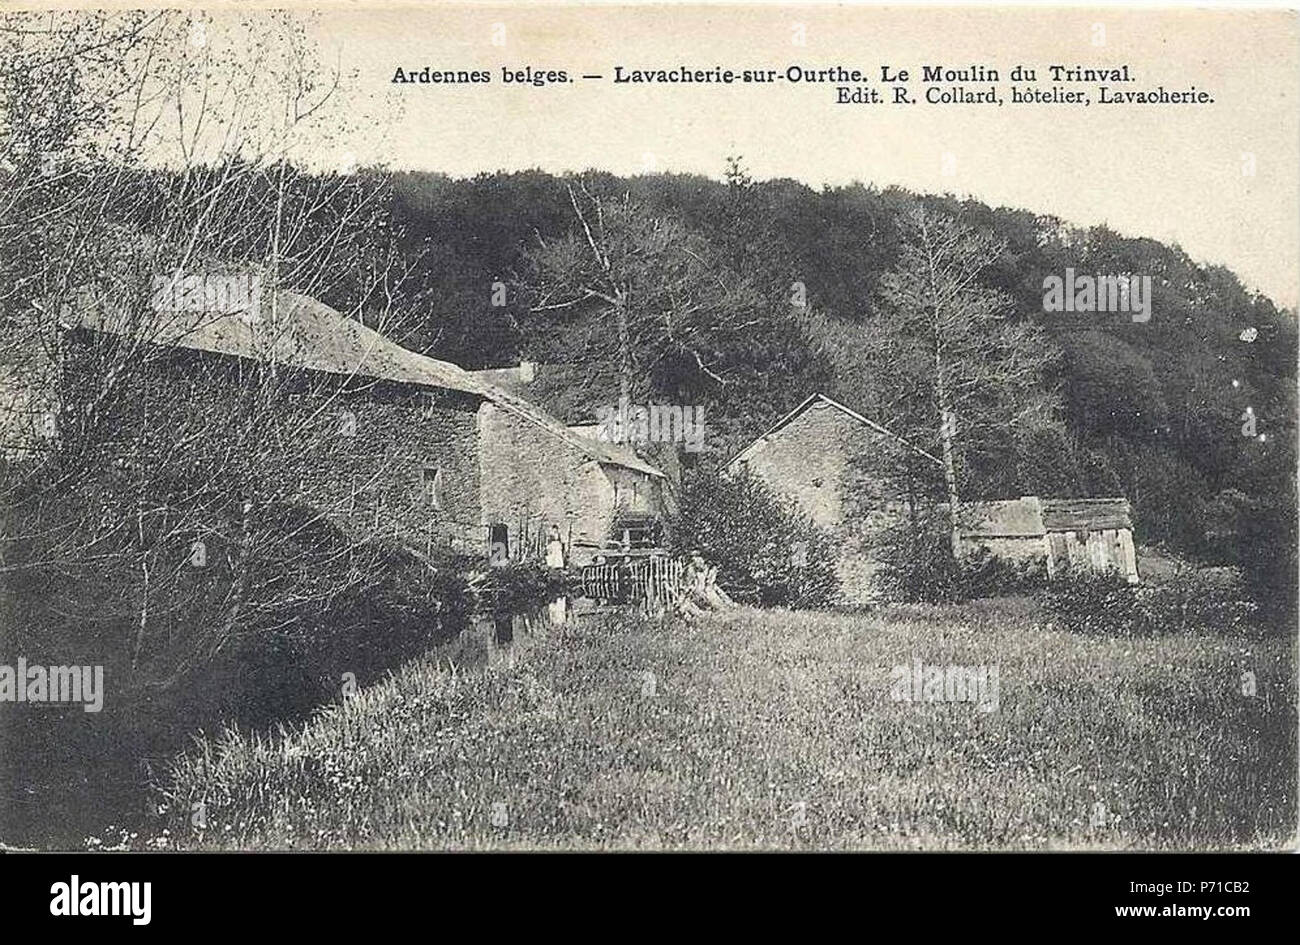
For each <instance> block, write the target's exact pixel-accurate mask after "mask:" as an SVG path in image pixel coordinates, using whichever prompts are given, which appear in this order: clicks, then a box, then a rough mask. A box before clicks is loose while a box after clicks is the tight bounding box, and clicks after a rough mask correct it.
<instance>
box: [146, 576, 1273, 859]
mask: <svg viewBox="0 0 1300 945" xmlns="http://www.w3.org/2000/svg"><path fill="white" fill-rule="evenodd" d="M1291 645H1292V644H1291V641H1290V640H1285V639H1278V640H1268V641H1252V640H1245V639H1241V638H1227V637H1223V636H1217V635H1183V636H1177V637H1167V638H1162V639H1152V640H1119V639H1090V638H1084V637H1080V636H1075V635H1071V634H1066V633H1063V632H1059V631H1055V630H1052V629H1048V628H1047V627H1046V626H1045V620H1044V618H1043V617H1042V616H1041V615H1040V614H1039V613H1038V612H1037V610H1036V609H1035V605H1034V604H1032V603H1030V602H1027V601H1017V600H1008V601H999V602H979V603H976V604H971V605H964V606H947V607H909V608H896V609H892V610H889V611H886V612H882V613H880V614H873V615H869V616H850V615H835V614H815V613H791V612H783V611H756V610H741V611H738V612H736V613H734V614H730V615H726V616H723V617H716V618H709V619H706V620H703V621H700V622H695V623H692V624H683V623H663V624H653V623H647V622H638V621H625V622H614V623H607V624H586V625H579V626H571V627H567V628H564V629H563V632H560V631H559V630H552V631H550V633H549V635H548V636H546V637H544V638H540V639H531V640H528V641H525V642H524V643H523V644H522V645H517V646H516V647H514V648H513V649H512V650H511V651H510V652H509V653H497V654H495V655H494V658H493V660H492V662H491V665H490V666H488V667H486V668H480V669H474V670H460V669H457V668H456V667H455V666H454V665H452V664H449V663H448V662H446V661H442V662H439V661H437V660H434V659H426V660H418V661H416V662H413V663H411V664H408V665H407V666H406V667H404V668H403V669H402V670H401V672H399V673H398V674H397V675H396V676H394V677H393V678H392V679H390V680H388V681H386V682H383V683H381V684H377V685H374V686H371V687H367V688H366V689H364V690H362V691H361V692H360V693H359V694H358V695H356V696H355V697H353V698H352V699H350V700H349V701H347V702H346V703H344V704H342V705H339V706H335V707H332V708H330V709H328V710H326V711H325V712H324V713H323V714H322V715H321V716H319V717H318V718H316V719H314V720H313V721H312V722H310V723H309V724H307V725H306V726H305V727H300V728H298V729H295V730H293V731H292V732H289V733H282V734H280V735H277V736H274V737H263V738H261V739H250V738H244V737H236V736H227V737H224V738H216V739H210V740H207V741H204V742H202V743H200V744H199V745H198V746H197V747H196V748H195V750H193V751H191V752H190V753H188V754H187V755H186V756H184V757H183V758H181V759H180V760H179V761H178V763H177V765H176V769H175V772H174V780H173V781H172V783H171V784H170V785H168V788H167V793H168V794H169V795H170V796H169V797H168V798H167V799H166V800H165V801H163V803H164V804H165V806H166V807H167V814H166V826H167V831H168V832H167V835H166V838H165V839H160V840H157V841H155V842H156V843H158V844H160V845H175V846H179V847H182V848H193V847H198V848H226V847H230V848H275V849H283V848H294V849H306V848H353V847H360V848H501V847H520V848H550V847H564V848H571V847H578V848H630V849H662V848H702V847H710V848H712V847H729V848H794V849H803V848H886V849H908V848H955V849H961V848H985V847H996V848H1009V849H1053V848H1057V849H1059V848H1175V849H1176V848H1189V847H1216V848H1218V847H1243V846H1245V847H1264V848H1272V847H1278V846H1282V845H1287V844H1289V843H1290V842H1291V838H1292V836H1293V835H1294V825H1295V819H1296V795H1295V788H1296V783H1295V772H1296V746H1295V734H1294V733H1295V729H1296V720H1295V709H1294V691H1295V686H1294V676H1293V665H1292V659H1291ZM915 659H920V660H922V661H924V662H925V663H927V664H941V665H951V664H957V665H962V666H990V665H991V666H996V668H997V671H998V677H997V678H998V683H999V692H998V705H997V709H996V711H987V712H986V711H981V710H980V708H978V707H977V706H975V705H972V704H970V703H960V702H933V703H930V702H924V703H907V702H900V701H895V700H894V699H893V698H891V688H890V670H891V668H892V667H894V666H897V665H911V664H912V662H913V660H915ZM1243 672H1251V673H1253V674H1254V680H1255V686H1256V692H1255V695H1245V694H1243V691H1242V689H1243V679H1244V677H1243V676H1242V673H1243Z"/></svg>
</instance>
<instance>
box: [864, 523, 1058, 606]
mask: <svg viewBox="0 0 1300 945" xmlns="http://www.w3.org/2000/svg"><path fill="white" fill-rule="evenodd" d="M948 522H949V519H948V516H947V515H946V513H944V512H943V511H942V510H940V509H925V510H921V511H919V512H918V514H917V515H916V516H915V517H908V518H904V519H900V520H899V521H897V522H895V523H893V524H891V525H889V526H887V527H886V528H884V529H883V530H881V531H880V532H879V533H878V535H877V536H876V539H875V543H874V553H875V555H876V556H877V558H878V559H879V560H880V562H881V568H882V572H883V577H884V581H885V584H886V586H887V590H888V593H889V596H890V597H892V598H893V599H896V600H902V601H907V602H909V603H944V602H954V601H962V600H970V599H972V598H977V597H996V596H999V595H1003V594H1012V593H1020V592H1024V591H1027V590H1034V589H1037V588H1039V587H1041V586H1042V584H1043V583H1044V582H1045V580H1046V572H1045V566H1044V565H1043V564H1041V563H1036V562H1016V561H1008V560H1006V559H1003V558H999V557H997V556H996V555H994V554H993V553H992V552H990V551H988V549H985V548H980V549H978V550H976V551H975V552H973V553H972V554H969V555H965V556H964V557H963V558H962V560H961V562H960V563H959V562H958V561H957V560H956V559H955V558H954V557H953V554H952V539H951V533H950V526H949V524H948Z"/></svg>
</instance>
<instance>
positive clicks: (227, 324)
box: [63, 291, 663, 478]
mask: <svg viewBox="0 0 1300 945" xmlns="http://www.w3.org/2000/svg"><path fill="white" fill-rule="evenodd" d="M273 302H274V305H273V304H272V303H273ZM63 317H64V323H65V325H67V326H68V327H73V328H82V329H87V330H92V331H98V332H104V333H108V334H114V335H129V336H133V337H138V338H139V339H140V340H141V341H143V342H146V343H149V344H157V345H166V346H171V347H180V348H189V349H193V350H198V351H208V352H212V353H215V354H223V355H230V356H233V357H241V358H249V359H252V360H258V361H276V362H279V363H281V364H286V365H291V366H293V367H298V368H304V369H306V370H312V371H321V372H324V373H328V374H338V375H343V376H349V377H350V376H360V377H369V378H374V379H377V380H386V381H395V382H397V383H401V384H410V385H412V386H417V387H435V388H441V389H445V390H455V391H461V392H463V393H467V394H473V395H476V396H478V397H481V398H483V399H484V400H488V401H491V402H493V403H495V404H497V405H499V406H500V407H501V408H502V409H504V410H507V411H509V412H510V413H512V414H514V415H516V416H518V417H520V418H522V419H524V420H527V421H529V422H530V423H534V424H536V425H537V426H539V427H541V428H543V429H544V430H546V431H547V432H548V433H550V434H551V435H552V436H554V437H556V438H557V439H560V440H562V441H564V442H565V443H568V444H569V445H570V446H573V447H574V448H575V449H578V450H580V451H581V452H583V453H584V454H586V455H587V456H589V457H590V458H591V459H594V460H596V461H597V462H601V463H609V464H612V465H616V466H624V467H626V468H628V469H633V470H636V471H638V472H642V473H645V474H646V475H650V476H657V477H660V478H662V477H663V473H662V472H660V471H659V470H658V469H656V468H655V467H654V466H652V465H651V464H649V463H647V462H645V461H644V460H643V459H641V458H640V457H639V456H637V455H636V454H635V453H634V452H633V451H632V450H631V449H629V448H627V447H625V446H623V445H621V444H616V443H602V442H600V441H598V440H594V439H589V438H588V437H584V436H581V435H579V434H577V433H574V432H573V431H571V430H569V429H567V428H566V427H565V426H564V424H563V423H561V422H560V421H559V420H557V419H556V418H554V417H552V416H551V415H550V414H548V413H547V412H546V411H544V410H542V409H541V408H540V407H538V406H537V405H535V404H533V403H531V402H529V401H528V400H526V399H524V398H523V397H520V396H518V395H516V394H513V393H511V392H509V391H506V390H503V389H501V388H499V387H497V386H496V385H494V384H491V383H488V382H487V381H486V380H484V379H481V378H478V377H475V376H473V374H471V372H469V371H466V370H464V369H463V368H461V367H459V366H458V365H455V364H452V363H451V362H450V361H439V360H437V359H436V358H430V357H426V356H425V355H422V354H416V353H415V352H414V351H411V350H409V349H407V348H403V347H402V346H401V345H399V344H398V343H397V342H395V341H393V340H392V339H390V338H388V337H386V336H385V335H383V334H381V333H379V332H378V331H375V330H374V329H373V328H369V327H367V326H366V325H363V324H362V323H361V322H359V321H357V320H356V319H353V318H348V317H347V316H345V315H343V314H342V313H341V312H338V311H336V310H335V309H332V308H330V307H329V306H328V305H325V304H324V303H323V302H319V301H317V300H315V299H313V298H309V297H308V296H305V295H300V294H298V293H296V292H289V291H280V292H276V293H274V295H273V296H272V295H271V294H270V293H264V294H263V297H262V299H261V300H260V302H259V303H255V304H254V305H250V306H245V307H234V308H232V309H231V310H229V311H215V312H212V311H209V312H201V313H181V314H177V313H172V312H165V313H164V312H155V313H153V314H152V315H151V316H150V317H148V318H147V320H143V321H142V320H139V319H137V320H135V321H132V320H131V319H130V318H129V317H128V316H127V315H125V314H124V313H123V312H122V311H121V310H120V309H118V308H117V307H115V306H106V305H102V304H95V303H94V302H93V301H91V300H89V299H87V301H86V303H85V304H80V305H78V306H76V307H75V309H71V308H70V309H68V310H65V312H64V316H63Z"/></svg>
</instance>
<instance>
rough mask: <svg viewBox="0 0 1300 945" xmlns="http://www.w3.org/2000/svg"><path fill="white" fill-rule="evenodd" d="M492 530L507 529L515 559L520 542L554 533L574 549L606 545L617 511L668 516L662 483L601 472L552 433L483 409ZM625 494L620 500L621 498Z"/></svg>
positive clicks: (486, 500) (620, 471)
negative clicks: (549, 531) (497, 525)
mask: <svg viewBox="0 0 1300 945" xmlns="http://www.w3.org/2000/svg"><path fill="white" fill-rule="evenodd" d="M478 422H479V438H480V442H481V444H482V453H481V459H480V468H481V479H482V483H483V493H482V494H483V508H482V514H483V518H482V521H483V523H484V525H491V524H492V523H501V524H504V525H505V526H506V527H507V529H508V534H509V537H510V545H511V548H510V551H511V554H512V555H515V554H517V553H518V551H517V548H518V544H517V543H518V542H519V541H520V540H521V539H522V540H524V541H528V540H529V539H531V538H532V537H533V536H535V535H537V534H542V535H544V534H545V533H546V530H547V529H549V527H550V526H551V525H555V526H557V527H558V528H559V529H560V534H561V537H562V538H563V539H564V540H565V542H566V543H568V542H570V541H571V542H572V543H573V544H574V545H575V546H576V545H595V544H599V543H600V542H602V541H604V540H605V539H606V538H607V537H608V535H609V530H610V526H611V525H612V523H613V520H614V515H615V511H616V508H618V507H619V506H621V507H623V508H627V509H629V510H640V511H647V512H656V513H658V512H660V511H661V509H662V503H661V500H660V492H659V483H658V480H657V479H656V478H655V477H653V476H649V475H647V474H645V473H641V472H637V471H636V470H632V469H627V468H624V467H621V466H615V465H608V464H601V463H599V462H596V461H595V460H593V459H592V458H591V457H589V456H588V455H587V454H586V453H585V452H584V451H583V450H581V449H578V448H577V447H576V446H573V445H571V444H569V443H567V442H565V441H564V440H561V439H560V438H559V437H557V436H555V435H554V434H553V433H552V432H550V431H548V430H545V429H543V428H542V427H540V426H538V425H537V424H535V423H532V422H530V421H528V420H525V419H523V418H522V417H519V416H516V415H515V414H512V413H510V412H508V411H505V410H503V409H502V408H500V407H498V406H497V405H496V404H493V403H484V404H483V405H482V407H480V408H479V414H478ZM616 492H617V497H616Z"/></svg>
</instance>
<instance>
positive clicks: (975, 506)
mask: <svg viewBox="0 0 1300 945" xmlns="http://www.w3.org/2000/svg"><path fill="white" fill-rule="evenodd" d="M962 513H963V514H962V521H961V522H960V524H959V528H960V531H961V534H962V537H963V538H1041V537H1042V536H1044V535H1046V534H1047V533H1048V532H1071V531H1084V530H1086V531H1101V530H1103V529H1111V528H1120V529H1124V528H1127V529H1131V528H1132V527H1133V519H1132V514H1131V512H1130V509H1129V503H1128V500H1127V499H1124V498H1108V499H1057V498H1039V497H1038V496H1032V495H1031V496H1021V497H1020V498H1019V499H999V500H996V501H992V502H968V503H965V504H963V505H962Z"/></svg>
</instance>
